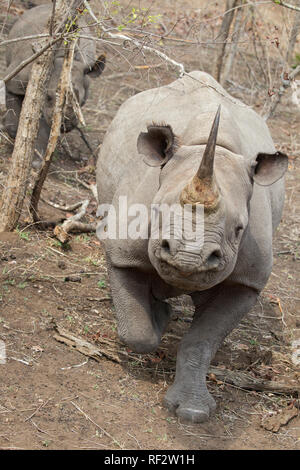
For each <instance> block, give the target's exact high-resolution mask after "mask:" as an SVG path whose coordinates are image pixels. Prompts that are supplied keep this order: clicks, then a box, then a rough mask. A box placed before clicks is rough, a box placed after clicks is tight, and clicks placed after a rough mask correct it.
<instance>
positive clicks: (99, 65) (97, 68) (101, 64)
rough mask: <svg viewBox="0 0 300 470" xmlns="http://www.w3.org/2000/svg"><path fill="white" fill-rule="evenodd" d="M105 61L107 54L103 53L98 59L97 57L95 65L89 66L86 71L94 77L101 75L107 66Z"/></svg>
mask: <svg viewBox="0 0 300 470" xmlns="http://www.w3.org/2000/svg"><path fill="white" fill-rule="evenodd" d="M105 62H106V55H105V54H101V55H100V56H99V57H98V59H96V62H95V63H94V65H93V67H90V68H88V69H87V70H86V71H85V73H86V74H87V75H88V76H89V77H92V78H95V77H99V75H101V73H102V72H103V70H104V68H105Z"/></svg>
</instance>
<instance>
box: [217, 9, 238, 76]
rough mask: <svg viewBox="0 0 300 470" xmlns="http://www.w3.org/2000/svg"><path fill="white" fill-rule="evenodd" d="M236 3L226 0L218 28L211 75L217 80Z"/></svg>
mask: <svg viewBox="0 0 300 470" xmlns="http://www.w3.org/2000/svg"><path fill="white" fill-rule="evenodd" d="M236 4H237V0H226V7H225V14H224V17H223V21H222V24H221V28H220V33H219V37H218V39H219V41H221V42H220V44H218V47H217V50H216V58H215V62H214V65H213V70H212V76H213V77H214V78H215V79H216V80H217V81H218V82H219V81H220V78H221V70H222V65H223V58H224V53H225V47H226V42H227V39H228V35H229V30H230V26H231V23H232V20H233V16H234V7H235V6H236Z"/></svg>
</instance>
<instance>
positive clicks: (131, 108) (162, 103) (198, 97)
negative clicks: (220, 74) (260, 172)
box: [97, 71, 275, 202]
mask: <svg viewBox="0 0 300 470" xmlns="http://www.w3.org/2000/svg"><path fill="white" fill-rule="evenodd" d="M219 104H221V106H222V109H221V119H220V126H219V132H218V139H217V145H220V146H222V147H225V148H227V149H228V150H231V151H232V152H234V153H237V154H240V155H243V156H244V158H246V159H251V158H253V157H254V156H255V155H256V154H257V153H258V152H269V153H272V152H274V151H275V148H274V144H273V141H272V138H271V136H270V133H269V130H268V128H267V126H266V124H265V122H264V121H263V119H262V118H261V117H260V116H258V114H257V113H255V112H254V111H253V110H252V109H251V108H250V107H249V106H246V105H245V104H243V103H242V102H241V101H239V100H237V99H234V98H233V97H231V96H230V95H229V94H228V93H227V92H226V91H225V90H224V89H223V88H222V87H221V86H220V85H219V84H218V83H217V82H216V81H215V80H214V79H213V78H212V77H211V76H210V75H208V74H207V73H205V72H198V71H194V72H191V73H189V74H186V75H185V76H184V77H183V78H179V79H178V80H176V81H174V82H173V83H171V84H169V85H166V86H162V87H159V88H154V89H150V90H146V91H144V92H142V93H139V94H137V95H135V96H133V97H132V98H130V99H128V100H127V101H126V102H125V103H124V104H123V105H122V106H121V107H120V109H119V111H118V113H117V115H116V116H115V118H114V119H113V121H112V123H111V125H110V127H109V129H108V131H107V134H106V136H105V138H104V142H103V144H102V146H101V150H100V154H99V159H98V170H97V172H98V191H99V195H100V198H101V202H110V201H111V200H112V197H113V194H114V192H115V190H116V188H117V187H118V184H119V182H120V179H121V178H122V175H123V174H124V172H125V171H126V168H127V167H128V166H129V165H130V164H131V162H132V160H133V161H134V162H135V164H134V168H135V173H136V175H138V174H140V175H141V178H142V177H143V175H144V174H145V164H144V163H143V161H142V158H141V156H140V155H138V153H137V138H138V135H139V133H140V132H143V131H145V130H146V127H147V124H150V123H152V122H154V123H165V124H169V125H171V126H172V128H173V131H174V133H175V134H176V135H177V136H178V137H179V139H180V142H181V144H182V145H200V144H206V142H207V139H208V135H209V131H210V128H211V125H212V122H213V119H214V116H215V113H216V110H217V108H218V106H219Z"/></svg>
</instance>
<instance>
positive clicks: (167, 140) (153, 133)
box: [137, 124, 178, 166]
mask: <svg viewBox="0 0 300 470" xmlns="http://www.w3.org/2000/svg"><path fill="white" fill-rule="evenodd" d="M147 130H148V132H141V133H140V135H139V136H138V140H137V149H138V152H139V153H140V154H142V155H143V156H144V162H145V163H146V164H147V165H149V166H162V165H165V164H166V163H167V162H168V161H169V160H170V158H172V156H173V155H174V153H175V151H176V149H177V147H178V143H177V138H176V136H175V135H174V133H173V130H172V127H171V126H169V125H164V124H162V125H156V124H151V125H149V126H147Z"/></svg>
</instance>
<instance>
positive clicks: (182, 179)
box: [137, 107, 288, 291]
mask: <svg viewBox="0 0 300 470" xmlns="http://www.w3.org/2000/svg"><path fill="white" fill-rule="evenodd" d="M219 120H220V107H219V108H218V111H217V113H216V116H215V119H214V122H213V125H212V128H211V132H210V135H209V137H208V141H207V144H206V146H205V145H193V146H185V145H180V141H179V139H177V138H176V136H174V134H173V131H172V128H171V126H169V125H166V124H160V125H155V124H151V125H149V126H148V132H145V133H144V132H143V133H141V134H140V135H139V138H138V142H137V147H138V151H139V153H140V154H142V155H143V156H144V160H145V162H146V163H147V164H148V165H151V166H161V173H160V187H159V190H158V192H157V193H156V195H155V197H154V200H153V206H154V207H156V208H160V207H181V208H183V209H185V208H187V209H189V211H187V212H186V213H185V215H184V217H190V225H189V226H190V227H192V228H193V229H194V230H195V232H194V233H197V224H199V222H200V224H202V227H203V231H202V234H203V236H202V237H199V238H197V237H196V239H191V238H190V234H189V233H185V229H184V226H185V223H184V222H183V221H182V219H178V217H176V216H173V217H172V214H171V217H170V218H169V232H168V236H167V237H166V236H164V234H165V231H164V230H163V223H164V222H163V217H161V216H160V223H159V235H158V236H157V237H152V238H150V241H149V244H148V253H149V258H150V261H151V263H152V265H153V266H154V268H155V269H156V270H157V272H158V274H159V275H160V276H161V277H162V278H163V279H164V280H165V282H167V283H168V284H171V285H173V286H175V287H178V288H180V289H185V290H191V291H192V290H195V289H196V290H201V289H203V290H204V289H208V288H210V287H212V286H214V285H216V284H218V283H220V282H221V281H223V280H224V279H226V278H227V277H228V276H229V274H230V273H231V272H232V271H233V269H234V266H235V263H236V259H237V254H238V250H239V246H240V244H241V243H242V240H243V234H245V232H246V230H247V226H248V219H249V208H250V200H251V196H252V193H253V185H254V183H257V184H259V185H262V186H267V185H271V184H273V183H275V182H276V181H277V180H278V179H280V178H281V177H282V176H283V175H284V173H285V171H286V168H287V161H288V160H287V156H286V155H284V154H282V153H280V152H276V153H274V154H265V153H260V154H258V155H256V156H255V157H254V158H253V160H252V161H249V160H248V159H245V158H244V157H243V156H241V155H237V154H234V153H233V152H231V151H229V150H227V149H225V148H223V147H218V146H217V145H216V143H217V134H218V127H219ZM199 208H201V210H200V211H199ZM159 210H160V209H159ZM175 212H176V211H175ZM161 213H162V214H163V211H162V212H161ZM197 213H198V215H199V214H200V218H198V219H197V217H196V215H197ZM181 214H183V212H182V213H181ZM182 217H183V215H182Z"/></svg>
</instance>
